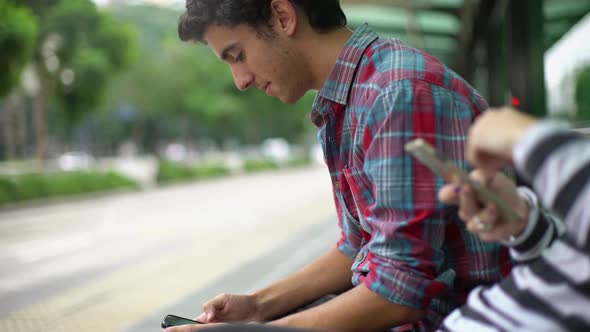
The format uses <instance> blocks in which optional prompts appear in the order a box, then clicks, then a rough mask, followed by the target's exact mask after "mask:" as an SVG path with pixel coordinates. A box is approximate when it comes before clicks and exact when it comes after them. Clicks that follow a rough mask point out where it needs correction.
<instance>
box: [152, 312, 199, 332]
mask: <svg viewBox="0 0 590 332" xmlns="http://www.w3.org/2000/svg"><path fill="white" fill-rule="evenodd" d="M193 324H205V323H203V322H199V321H196V320H192V319H188V318H184V317H179V316H174V315H166V317H164V320H162V328H163V329H165V328H167V327H170V326H179V325H193Z"/></svg>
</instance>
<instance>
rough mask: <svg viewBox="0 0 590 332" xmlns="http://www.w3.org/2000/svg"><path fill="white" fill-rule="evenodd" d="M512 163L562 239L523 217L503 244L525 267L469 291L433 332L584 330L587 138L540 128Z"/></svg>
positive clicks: (556, 127) (588, 259) (589, 266)
mask: <svg viewBox="0 0 590 332" xmlns="http://www.w3.org/2000/svg"><path fill="white" fill-rule="evenodd" d="M514 160H515V164H516V168H517V170H518V172H519V173H520V174H521V175H522V176H523V177H525V178H526V179H528V180H529V181H530V182H531V183H532V185H533V188H534V189H535V191H536V192H537V194H538V195H539V198H540V200H541V201H542V203H543V204H544V205H545V206H546V207H548V208H550V209H551V210H552V211H553V212H554V213H555V214H557V215H558V216H560V217H561V218H562V220H563V222H564V223H565V226H566V234H565V235H564V236H563V237H559V238H556V237H557V236H556V235H557V234H558V233H559V230H558V228H559V223H556V222H555V221H553V220H551V218H544V217H543V214H538V211H537V212H536V213H537V214H538V216H540V218H539V219H538V220H537V221H536V222H535V219H536V218H535V217H536V216H534V217H531V219H530V222H529V225H528V226H527V229H526V230H525V232H524V233H523V235H522V236H520V237H519V238H518V239H515V240H514V241H512V242H511V243H509V245H511V246H512V248H511V254H512V257H513V258H514V259H515V260H517V261H523V262H524V261H526V264H520V265H517V266H515V267H514V268H513V270H512V272H511V274H510V275H509V276H508V277H507V278H505V279H504V280H503V281H502V282H500V283H499V284H496V285H494V286H488V287H479V288H477V289H475V290H474V291H472V292H471V294H470V295H469V298H468V301H467V304H466V305H465V306H463V307H462V308H460V309H457V310H455V311H454V312H453V313H451V315H449V316H448V317H447V318H446V319H445V321H444V322H443V324H442V325H441V327H440V330H442V331H466V332H474V331H477V332H486V331H510V332H512V331H535V332H539V331H552V332H553V331H590V241H589V239H588V237H589V234H590V140H588V139H585V138H583V137H582V136H579V135H577V134H575V133H574V132H572V131H570V130H568V129H567V127H565V126H564V125H562V124H559V123H554V122H543V123H541V124H539V125H537V126H536V127H534V128H532V129H531V130H529V131H528V132H527V133H526V135H525V137H524V139H523V141H522V142H520V143H519V145H518V146H517V147H516V149H515V152H514ZM531 199H534V198H531ZM531 220H532V221H531Z"/></svg>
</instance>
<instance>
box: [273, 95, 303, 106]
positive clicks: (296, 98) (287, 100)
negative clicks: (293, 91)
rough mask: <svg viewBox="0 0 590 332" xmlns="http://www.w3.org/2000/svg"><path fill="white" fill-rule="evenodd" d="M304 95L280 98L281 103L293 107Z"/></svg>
mask: <svg viewBox="0 0 590 332" xmlns="http://www.w3.org/2000/svg"><path fill="white" fill-rule="evenodd" d="M303 96H304V95H289V96H281V97H278V98H279V100H280V101H282V102H283V103H285V104H290V105H293V104H295V103H297V102H298V101H299V100H300V99H301V98H302V97H303Z"/></svg>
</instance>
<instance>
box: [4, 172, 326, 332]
mask: <svg viewBox="0 0 590 332" xmlns="http://www.w3.org/2000/svg"><path fill="white" fill-rule="evenodd" d="M333 205H334V204H333V200H332V196H331V192H330V185H329V178H328V173H327V170H325V169H324V168H308V169H299V170H287V171H278V172H271V173H263V174H262V173H261V174H256V175H245V176H240V177H234V178H229V179H222V180H213V181H207V182H199V183H194V184H183V185H176V186H170V187H165V188H160V189H155V190H150V191H145V192H140V193H123V194H115V195H112V196H110V197H103V198H98V199H93V200H82V201H75V202H67V203H65V202H64V203H59V204H55V205H50V206H42V207H34V208H28V209H24V210H14V211H4V212H0V331H10V332H13V331H14V332H21V331H35V332H38V331H87V332H92V331H101V332H104V331H159V328H158V323H159V321H160V319H161V318H162V317H163V315H164V314H165V313H176V314H179V315H188V316H194V315H196V314H198V313H199V310H200V308H201V304H202V301H204V300H206V299H208V298H209V297H210V296H211V295H216V294H217V293H218V292H221V291H237V292H247V291H250V290H253V289H255V288H258V287H260V286H262V285H264V284H266V283H268V282H270V281H272V280H275V279H277V278H279V277H281V276H282V275H284V274H286V273H288V272H290V271H292V270H293V269H296V268H299V267H300V266H301V265H303V264H304V263H305V262H306V261H308V260H309V259H311V258H312V257H314V256H316V255H317V254H319V253H320V252H322V251H324V250H325V249H327V248H328V247H329V246H330V245H332V244H333V243H334V241H335V240H336V239H337V236H338V230H337V227H336V223H335V216H334V211H333V210H334V207H333Z"/></svg>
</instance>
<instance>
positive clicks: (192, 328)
mask: <svg viewBox="0 0 590 332" xmlns="http://www.w3.org/2000/svg"><path fill="white" fill-rule="evenodd" d="M221 325H224V324H223V323H214V324H195V325H181V326H172V327H169V328H167V329H165V330H164V332H196V331H202V330H205V329H207V328H210V327H214V326H221Z"/></svg>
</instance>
